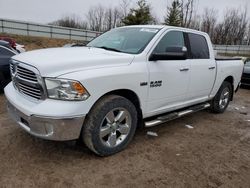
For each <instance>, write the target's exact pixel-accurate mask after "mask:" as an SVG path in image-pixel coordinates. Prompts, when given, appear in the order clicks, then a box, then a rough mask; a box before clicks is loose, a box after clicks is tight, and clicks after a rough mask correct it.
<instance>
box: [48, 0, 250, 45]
mask: <svg viewBox="0 0 250 188" xmlns="http://www.w3.org/2000/svg"><path fill="white" fill-rule="evenodd" d="M196 3H197V0H172V1H171V3H170V4H169V6H167V8H166V11H165V12H166V13H165V16H164V22H163V23H162V22H160V21H159V20H158V19H157V17H156V16H155V15H154V13H153V10H152V7H151V5H150V4H149V3H148V2H147V1H146V0H138V1H137V2H136V4H135V5H134V6H132V0H120V3H119V5H118V6H116V7H105V6H102V5H97V6H93V7H91V8H90V9H89V10H88V12H87V13H86V14H85V19H84V20H83V19H80V18H79V17H78V16H77V15H69V16H64V17H62V18H61V19H59V20H57V21H54V22H52V23H50V24H52V25H58V26H64V27H71V28H79V29H89V30H94V31H99V32H105V31H107V30H110V29H112V28H115V27H120V26H124V25H145V24H165V25H170V26H177V27H186V28H191V29H196V30H200V31H204V32H206V33H208V34H209V35H210V37H211V40H212V42H213V43H214V44H224V45H238V44H247V45H249V44H250V22H249V21H248V18H247V9H246V8H245V9H244V10H242V9H239V8H231V9H227V10H226V11H225V13H224V16H223V19H220V20H219V19H218V16H219V15H218V12H217V10H216V9H213V8H205V9H204V11H203V13H202V14H198V13H197V11H196V9H195V7H196Z"/></svg>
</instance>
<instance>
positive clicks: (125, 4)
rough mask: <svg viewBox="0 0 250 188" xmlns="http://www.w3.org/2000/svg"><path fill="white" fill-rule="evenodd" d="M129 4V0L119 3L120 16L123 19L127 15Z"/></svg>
mask: <svg viewBox="0 0 250 188" xmlns="http://www.w3.org/2000/svg"><path fill="white" fill-rule="evenodd" d="M130 4H131V0H121V1H120V11H121V16H122V17H123V18H125V17H126V16H127V15H128V12H129V8H130Z"/></svg>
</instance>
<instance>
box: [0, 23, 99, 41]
mask: <svg viewBox="0 0 250 188" xmlns="http://www.w3.org/2000/svg"><path fill="white" fill-rule="evenodd" d="M0 32H2V33H9V34H16V35H25V36H37V37H48V38H58V39H70V40H80V41H91V40H92V39H94V38H95V37H97V36H98V35H100V34H101V33H100V32H96V31H89V30H82V29H75V28H67V27H59V26H53V25H43V24H37V23H30V22H23V21H16V20H9V19H0Z"/></svg>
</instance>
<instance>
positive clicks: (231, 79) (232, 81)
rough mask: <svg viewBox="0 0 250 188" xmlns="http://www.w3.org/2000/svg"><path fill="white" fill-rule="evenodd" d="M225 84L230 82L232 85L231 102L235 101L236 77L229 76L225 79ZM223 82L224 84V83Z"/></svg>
mask: <svg viewBox="0 0 250 188" xmlns="http://www.w3.org/2000/svg"><path fill="white" fill-rule="evenodd" d="M223 82H229V83H230V84H231V86H232V90H233V91H232V96H231V98H230V100H231V101H232V100H233V97H234V77H233V76H228V77H226V78H225V79H224V81H223ZM223 82H222V83H223Z"/></svg>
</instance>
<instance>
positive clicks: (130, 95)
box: [90, 89, 143, 127]
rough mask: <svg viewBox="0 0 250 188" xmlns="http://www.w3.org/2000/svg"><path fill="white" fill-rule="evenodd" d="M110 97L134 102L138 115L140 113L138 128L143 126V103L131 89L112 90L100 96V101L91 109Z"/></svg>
mask: <svg viewBox="0 0 250 188" xmlns="http://www.w3.org/2000/svg"><path fill="white" fill-rule="evenodd" d="M108 95H118V96H121V97H124V98H126V99H128V100H129V101H130V102H132V103H133V104H134V106H135V108H136V110H137V113H138V125H137V126H138V127H142V126H143V121H142V119H143V116H142V109H141V101H140V99H139V97H138V95H137V94H136V93H135V92H134V91H132V90H130V89H117V90H112V91H109V92H107V93H105V94H103V95H102V96H100V97H99V98H98V100H96V102H95V103H94V104H93V106H92V107H91V109H92V108H93V107H94V106H95V105H96V103H98V101H100V100H101V99H102V98H103V97H106V96H108ZM91 109H90V111H91Z"/></svg>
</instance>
